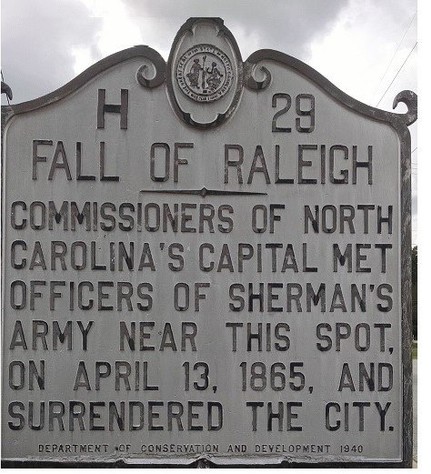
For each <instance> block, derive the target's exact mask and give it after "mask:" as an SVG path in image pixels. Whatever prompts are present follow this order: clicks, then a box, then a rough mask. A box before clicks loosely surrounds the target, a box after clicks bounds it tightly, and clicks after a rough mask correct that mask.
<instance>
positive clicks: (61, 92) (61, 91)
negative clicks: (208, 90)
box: [2, 45, 166, 116]
mask: <svg viewBox="0 0 431 474" xmlns="http://www.w3.org/2000/svg"><path fill="white" fill-rule="evenodd" d="M139 57H142V58H145V59H149V60H150V61H151V62H152V63H153V64H154V66H155V69H156V75H155V76H154V77H153V78H146V77H145V75H144V74H141V75H140V77H139V78H138V82H140V83H141V84H142V85H145V86H146V87H157V86H159V85H160V84H163V82H164V81H165V70H166V62H165V60H164V59H163V57H162V56H161V55H160V54H159V53H158V52H157V51H156V50H155V49H153V48H150V47H149V46H144V45H139V46H133V47H131V48H127V49H124V50H122V51H118V52H117V53H114V54H111V55H110V56H107V57H106V58H103V59H101V60H100V61H98V62H97V63H95V64H93V65H92V66H90V67H89V68H88V69H86V70H85V71H83V72H82V73H81V74H79V75H78V76H76V77H75V78H73V79H72V80H71V81H70V82H68V83H66V84H65V85H64V86H62V87H60V88H58V89H56V90H55V91H53V92H50V93H48V94H46V95H43V96H41V97H38V98H37V99H32V100H29V101H26V102H21V103H20V104H13V105H12V104H11V105H9V106H7V105H6V106H2V109H10V110H11V116H13V115H18V114H22V113H26V112H31V111H33V110H36V109H40V108H42V107H46V106H47V105H50V104H53V103H55V102H58V101H60V100H62V99H64V98H65V97H67V96H69V95H70V94H72V93H73V92H76V91H77V90H78V89H80V88H81V87H82V86H84V85H85V84H86V83H87V82H89V81H90V80H91V79H93V78H95V77H96V76H97V75H99V74H101V73H102V72H104V71H106V70H108V69H110V68H111V67H113V66H117V65H118V64H121V63H122V62H124V61H127V60H129V59H133V58H139ZM144 83H145V84H144Z"/></svg>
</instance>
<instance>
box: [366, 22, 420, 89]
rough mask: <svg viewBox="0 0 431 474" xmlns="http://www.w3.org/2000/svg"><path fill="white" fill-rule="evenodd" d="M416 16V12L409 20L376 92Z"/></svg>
mask: <svg viewBox="0 0 431 474" xmlns="http://www.w3.org/2000/svg"><path fill="white" fill-rule="evenodd" d="M415 18H416V13H415V14H414V15H413V16H412V19H411V20H410V22H409V24H408V26H407V28H406V30H405V32H404V34H403V37H402V38H401V40H400V42H399V43H398V45H397V47H396V49H395V52H394V54H393V55H392V58H391V60H390V61H389V64H388V67H387V68H386V70H385V72H384V73H383V75H382V77H381V78H380V80H379V83H378V84H377V86H376V88H375V89H374V94H375V93H376V92H377V89H378V88H379V86H380V84H381V83H382V81H383V78H384V77H385V76H386V73H387V72H388V71H389V68H390V67H391V64H392V61H393V60H394V58H395V56H396V54H397V53H398V50H399V49H400V46H401V44H402V42H403V41H404V38H405V37H406V35H407V33H408V31H409V30H410V27H411V26H412V23H413V20H414V19H415Z"/></svg>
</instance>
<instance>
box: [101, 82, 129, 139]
mask: <svg viewBox="0 0 431 474" xmlns="http://www.w3.org/2000/svg"><path fill="white" fill-rule="evenodd" d="M105 97H106V89H99V90H98V95H97V128H105V112H108V113H113V114H120V128H121V129H122V130H126V129H127V114H128V109H129V91H128V89H121V104H120V105H117V104H107V103H106V102H105Z"/></svg>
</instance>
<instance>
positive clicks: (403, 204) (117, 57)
mask: <svg viewBox="0 0 431 474" xmlns="http://www.w3.org/2000/svg"><path fill="white" fill-rule="evenodd" d="M198 21H205V22H214V23H215V24H216V25H217V26H218V27H221V26H222V25H223V20H222V19H220V18H190V19H189V20H187V22H186V23H185V24H184V25H183V26H182V27H181V29H180V30H179V32H178V34H177V36H176V40H177V38H178V37H179V35H180V33H182V32H184V31H185V30H186V29H189V28H190V27H191V25H193V24H194V23H195V22H198ZM223 30H224V32H226V34H228V36H229V39H233V44H234V45H235V46H234V47H237V46H236V42H235V39H234V38H233V35H232V34H231V33H230V31H229V30H228V29H227V28H226V27H224V26H223ZM174 47H175V40H174V43H173V46H172V50H171V55H172V52H173V50H174ZM238 53H239V50H238ZM137 57H141V58H143V59H146V60H148V61H149V62H150V63H152V65H153V66H154V69H155V71H156V72H155V75H154V76H153V77H147V76H148V70H147V69H148V67H147V66H146V65H144V66H141V68H139V70H138V72H137V77H136V79H137V81H138V83H139V84H140V85H141V86H142V87H148V88H153V87H158V86H160V85H161V84H163V83H165V81H166V80H167V79H168V78H167V76H169V74H167V73H169V70H170V67H171V66H170V61H171V56H170V61H168V65H167V64H166V62H165V60H164V59H163V58H162V56H161V55H160V54H159V53H158V52H157V51H155V50H154V49H152V48H150V47H148V46H135V47H132V48H128V49H125V50H123V51H120V52H118V53H115V54H112V55H110V56H108V57H106V58H104V59H102V60H101V61H99V62H97V63H95V64H94V65H93V66H91V67H89V68H88V69H87V70H85V71H84V72H83V73H81V74H80V75H78V76H77V77H76V78H74V79H72V80H71V81H70V82H68V83H67V84H65V85H64V86H62V87H60V88H59V89H57V90H55V91H54V92H51V93H49V94H47V95H44V96H42V97H39V98H37V99H34V100H30V101H27V102H23V103H20V104H17V105H11V106H2V153H1V165H2V166H1V182H2V198H3V202H2V219H1V233H2V239H1V254H2V256H4V242H3V236H4V228H5V220H6V217H5V216H6V212H5V208H4V206H5V200H4V197H5V183H4V163H5V161H6V157H5V147H4V140H3V139H4V136H3V135H4V132H5V129H6V127H7V125H8V124H9V122H10V120H11V119H12V118H13V117H14V116H16V115H19V114H23V113H27V112H31V111H33V110H37V109H39V108H42V107H46V106H48V105H50V104H53V103H55V102H58V101H60V100H62V99H64V98H65V97H67V96H69V95H71V94H72V93H74V92H76V91H77V90H79V89H80V88H81V87H82V86H84V85H85V84H86V83H87V82H89V81H90V80H92V79H94V78H95V77H96V76H98V75H99V74H101V73H103V72H104V71H106V70H108V69H110V68H112V67H114V66H116V65H118V64H120V63H122V62H124V61H127V60H129V59H133V58H137ZM237 59H238V60H239V63H240V70H241V75H240V77H239V82H238V90H237V93H236V96H235V106H234V107H233V108H232V110H229V114H228V115H229V116H230V115H231V114H233V113H234V110H233V109H234V108H235V107H236V106H239V104H238V102H239V101H240V92H241V89H242V86H243V85H244V86H245V87H247V88H248V89H249V90H252V91H256V92H259V91H260V90H263V89H265V88H266V87H267V86H268V85H269V84H270V82H271V73H270V71H269V70H268V69H267V68H266V67H263V66H259V63H261V62H263V61H271V62H275V63H279V64H281V65H282V66H285V67H287V68H290V69H293V70H295V71H296V72H298V73H299V74H301V75H302V76H304V77H305V78H306V79H308V80H310V81H312V82H313V83H314V84H315V85H316V86H318V87H319V88H320V89H322V90H323V91H324V92H325V93H327V94H328V95H329V96H330V97H331V98H332V99H334V100H335V101H336V102H338V103H339V104H341V105H342V106H344V107H345V108H347V109H350V110H352V111H354V112H356V113H357V114H359V115H363V116H366V117H368V118H370V119H372V120H375V121H378V122H384V123H386V124H388V125H389V126H391V127H392V128H393V129H394V131H395V132H396V134H397V136H398V139H399V147H400V148H399V149H400V164H399V166H400V190H401V196H400V214H401V220H400V225H401V228H400V229H399V232H400V239H401V249H400V255H399V258H400V266H401V295H400V296H401V333H402V334H401V350H402V382H401V383H402V384H403V401H402V407H403V419H402V422H403V427H402V428H403V433H402V460H401V461H400V462H386V461H382V462H378V461H373V462H329V463H328V462H325V463H318V462H316V463H314V462H310V463H303V462H288V461H283V462H281V463H277V464H273V463H267V464H242V463H241V464H235V463H229V464H222V465H220V464H216V463H214V462H212V461H210V460H208V459H205V458H201V459H199V460H197V461H193V462H190V463H188V462H185V463H178V462H177V463H176V464H170V463H169V464H168V463H166V464H157V465H155V464H152V463H148V462H136V461H135V460H129V461H127V460H118V461H113V462H110V461H100V462H99V461H97V460H94V461H89V462H87V461H85V462H84V461H82V462H61V461H40V460H38V461H31V460H3V459H2V462H1V466H2V467H4V468H11V467H13V468H15V467H23V468H26V467H36V468H40V467H48V468H50V467H63V468H67V467H75V468H76V467H77V468H83V467H101V468H102V467H103V468H118V467H145V466H146V467H150V466H151V467H172V468H174V467H186V466H187V467H217V468H225V467H229V468H232V467H238V468H247V467H259V468H265V467H279V468H286V467H292V468H296V467H308V468H313V467H322V468H329V467H336V468H345V467H350V468H358V467H362V468H376V467H392V468H399V467H412V462H413V379H412V353H411V347H412V299H411V153H410V151H411V139H410V132H409V130H408V126H409V125H411V124H413V123H414V122H415V121H416V120H417V95H416V94H415V93H414V92H412V91H406V90H405V91H402V92H400V93H399V94H397V96H396V97H395V99H394V101H393V108H394V109H395V108H396V107H397V105H398V104H399V103H401V102H402V103H404V104H405V105H406V106H407V112H406V113H404V114H398V113H393V112H387V111H384V110H381V109H377V108H375V107H372V106H369V105H366V104H364V103H362V102H360V101H358V100H356V99H354V98H353V97H351V96H349V95H348V94H346V93H344V92H343V91H342V90H340V89H338V88H337V87H336V86H335V85H334V84H332V83H331V82H330V81H329V80H328V79H326V78H325V77H324V76H322V75H321V74H320V73H319V72H317V71H316V70H315V69H313V68H312V67H310V66H308V65H307V64H305V63H303V62H302V61H300V60H298V59H296V58H294V57H292V56H289V55H287V54H284V53H282V52H279V51H275V50H270V49H262V50H258V51H256V52H254V53H252V54H251V55H250V56H249V57H248V59H247V60H246V61H245V62H244V63H242V61H241V56H240V53H239V55H238V56H237ZM242 67H243V68H242ZM258 69H259V71H260V73H261V74H263V75H264V76H265V78H264V79H263V80H257V79H255V77H254V76H255V73H256V71H257V70H258ZM242 72H243V74H242ZM167 86H168V89H169V88H170V81H169V79H168V80H167ZM174 109H175V107H174ZM175 112H176V113H177V114H178V111H177V110H175ZM178 115H179V114H178ZM227 118H228V117H226V119H227ZM223 122H224V120H221V121H220V122H218V123H216V124H214V125H213V126H218V125H220V124H221V123H223ZM189 125H192V126H194V124H193V123H189ZM195 126H196V125H195ZM202 133H205V131H202ZM4 266H5V260H4V259H3V260H2V276H1V280H2V288H3V291H2V292H3V295H2V296H3V297H4V292H5V281H4V275H5V272H4ZM3 317H4V308H3V305H2V341H3V340H4V339H3V329H4V324H3Z"/></svg>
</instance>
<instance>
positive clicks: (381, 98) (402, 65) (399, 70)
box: [376, 41, 418, 107]
mask: <svg viewBox="0 0 431 474" xmlns="http://www.w3.org/2000/svg"><path fill="white" fill-rule="evenodd" d="M417 45H418V42H417V41H416V43H415V45H414V46H413V48H412V49H411V50H410V52H409V54H408V55H407V57H406V59H405V60H404V62H403V64H401V67H400V68H399V69H398V71H397V73H396V74H395V76H394V78H393V79H392V81H391V83H390V84H389V86H388V87H387V89H386V90H385V92H384V93H383V95H382V97H380V100H379V101H378V102H377V105H376V107H378V106H379V104H380V102H381V101H382V100H383V97H384V96H385V95H386V93H387V92H388V90H389V89H390V87H391V85H392V84H393V83H394V81H395V79H396V78H397V77H398V74H399V73H400V72H401V69H402V68H403V67H404V65H405V64H406V62H407V60H408V59H409V57H410V55H411V54H412V53H413V50H414V49H415V48H416V46H417Z"/></svg>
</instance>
